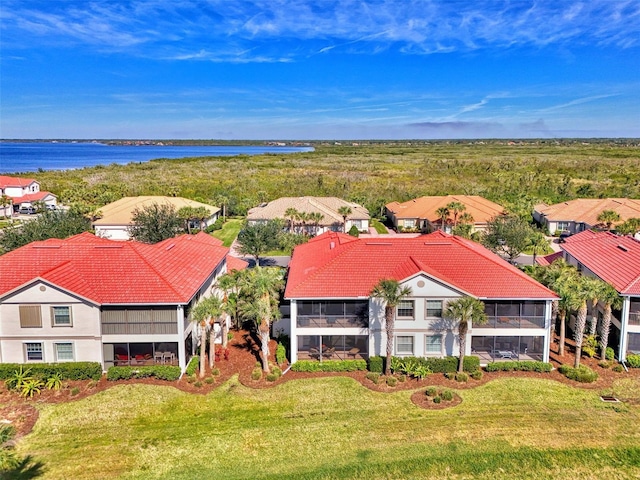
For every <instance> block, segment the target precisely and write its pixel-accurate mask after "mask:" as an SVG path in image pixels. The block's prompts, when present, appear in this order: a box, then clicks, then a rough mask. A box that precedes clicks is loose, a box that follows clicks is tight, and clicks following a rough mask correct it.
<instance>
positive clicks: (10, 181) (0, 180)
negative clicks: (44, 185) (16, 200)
mask: <svg viewBox="0 0 640 480" xmlns="http://www.w3.org/2000/svg"><path fill="white" fill-rule="evenodd" d="M33 182H35V180H34V179H33V178H19V177H9V176H7V175H0V188H7V187H21V188H24V187H27V186H29V185H31V184H32V183H33Z"/></svg>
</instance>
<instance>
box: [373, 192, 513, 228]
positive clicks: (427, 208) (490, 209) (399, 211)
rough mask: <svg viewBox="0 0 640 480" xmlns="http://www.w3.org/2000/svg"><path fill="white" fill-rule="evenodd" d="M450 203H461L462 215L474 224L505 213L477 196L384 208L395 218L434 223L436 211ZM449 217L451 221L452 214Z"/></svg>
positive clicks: (419, 200)
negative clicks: (467, 215) (465, 215)
mask: <svg viewBox="0 0 640 480" xmlns="http://www.w3.org/2000/svg"><path fill="white" fill-rule="evenodd" d="M451 202H460V203H462V204H463V205H464V206H465V207H466V210H465V211H464V212H462V213H469V214H471V216H472V217H473V223H475V224H483V223H487V222H488V221H490V220H491V219H492V218H494V217H496V216H498V215H503V214H504V213H505V212H504V208H503V207H502V206H500V205H498V204H497V203H494V202H492V201H490V200H487V199H486V198H484V197H480V196H478V195H445V196H434V197H420V198H414V199H413V200H409V201H407V202H404V203H399V202H391V203H388V204H387V205H385V207H386V208H387V210H389V211H390V212H392V213H393V215H394V216H395V217H396V218H409V219H414V218H422V219H427V220H429V221H430V222H431V223H436V222H440V215H438V213H437V210H438V209H439V208H441V207H446V206H447V205H449V204H450V203H451ZM449 217H450V219H451V220H452V221H453V213H452V214H450V215H449Z"/></svg>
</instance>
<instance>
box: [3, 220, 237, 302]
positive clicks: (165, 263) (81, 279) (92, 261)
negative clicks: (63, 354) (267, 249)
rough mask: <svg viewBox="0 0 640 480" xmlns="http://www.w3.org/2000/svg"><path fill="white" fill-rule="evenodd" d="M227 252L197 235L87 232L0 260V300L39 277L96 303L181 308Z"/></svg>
mask: <svg viewBox="0 0 640 480" xmlns="http://www.w3.org/2000/svg"><path fill="white" fill-rule="evenodd" d="M228 252H229V249H228V248H225V247H223V246H222V242H221V241H220V240H218V239H215V238H213V237H212V236H210V235H207V234H205V233H202V232H200V233H198V234H196V235H181V236H178V237H175V238H171V239H168V240H164V241H163V242H160V243H157V244H155V245H147V244H144V243H139V242H134V241H129V242H118V241H112V240H106V239H104V238H100V237H96V236H95V235H92V234H90V233H81V234H79V235H75V236H73V237H70V238H68V239H66V240H59V239H49V240H44V241H41V242H33V243H30V244H29V245H26V246H24V247H21V248H18V249H16V250H14V251H12V252H9V253H6V254H4V255H2V256H0V271H1V272H2V275H0V297H3V296H5V295H6V294H7V293H9V292H12V291H14V290H16V289H19V288H21V287H23V286H26V285H28V284H31V283H32V282H34V281H37V280H39V279H40V280H43V281H45V282H47V283H50V284H52V285H56V286H58V287H60V288H62V289H63V290H66V291H69V292H73V293H74V294H76V295H78V296H80V297H82V298H85V299H87V300H89V301H91V302H93V303H96V304H123V303H124V304H152V303H165V304H184V303H188V302H189V301H190V299H191V298H192V297H193V295H195V294H196V293H197V292H198V290H199V289H200V288H201V286H202V285H203V284H204V282H205V281H206V280H207V278H208V277H209V276H210V275H211V274H212V273H213V272H214V271H215V269H216V267H218V265H219V264H220V263H221V262H222V261H223V260H224V259H225V257H226V256H227V254H228ZM230 264H231V265H233V267H234V268H235V269H237V270H240V269H242V268H244V267H246V266H247V264H246V262H243V261H241V260H239V259H234V260H232V261H231V262H230ZM243 264H244V266H243Z"/></svg>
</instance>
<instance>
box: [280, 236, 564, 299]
mask: <svg viewBox="0 0 640 480" xmlns="http://www.w3.org/2000/svg"><path fill="white" fill-rule="evenodd" d="M420 272H424V274H426V275H427V276H429V277H432V278H434V279H436V280H438V281H440V282H443V283H445V284H448V285H450V286H451V287H453V288H454V289H457V290H458V291H460V292H463V293H467V294H469V295H472V296H474V297H477V298H481V299H482V298H504V299H510V298H511V299H522V298H535V299H554V298H556V295H555V294H554V293H553V292H552V291H551V290H548V289H547V288H545V287H544V286H542V285H540V284H539V283H538V282H536V281H535V280H533V279H532V278H531V277H529V276H527V275H526V274H524V273H523V272H521V271H520V270H518V269H517V268H516V267H514V266H513V265H510V264H508V263H507V262H505V261H504V260H502V259H501V258H500V257H498V256H497V255H495V254H493V253H491V252H490V251H488V250H487V249H486V248H484V247H482V246H481V245H479V244H477V243H475V242H472V241H470V240H465V239H463V238H460V237H456V236H453V235H449V234H446V233H444V232H441V231H438V232H434V233H431V234H429V235H422V236H420V237H416V238H394V237H391V236H390V237H384V238H380V239H373V238H372V239H357V238H354V237H351V236H349V235H344V234H340V233H334V232H329V233H325V234H323V235H320V236H318V237H316V238H313V239H311V240H310V241H309V242H308V243H306V244H303V245H299V246H298V247H296V249H295V250H294V253H293V258H292V260H291V263H290V264H289V276H288V280H287V287H286V291H285V296H286V297H287V298H327V297H332V298H354V297H361V298H366V297H368V296H369V293H370V292H371V290H372V288H373V286H374V285H375V284H376V283H377V282H378V281H379V280H380V279H383V278H394V279H396V280H398V281H402V280H405V279H407V278H409V277H412V276H414V275H416V274H419V273H420Z"/></svg>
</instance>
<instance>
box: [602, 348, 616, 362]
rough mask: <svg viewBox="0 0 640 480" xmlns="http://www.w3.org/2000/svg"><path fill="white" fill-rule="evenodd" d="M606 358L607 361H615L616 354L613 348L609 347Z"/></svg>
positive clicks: (605, 354) (605, 352) (605, 353)
mask: <svg viewBox="0 0 640 480" xmlns="http://www.w3.org/2000/svg"><path fill="white" fill-rule="evenodd" d="M604 357H605V358H606V359H607V360H613V359H614V358H616V352H614V351H613V348H611V347H607V349H606V350H605V351H604Z"/></svg>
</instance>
